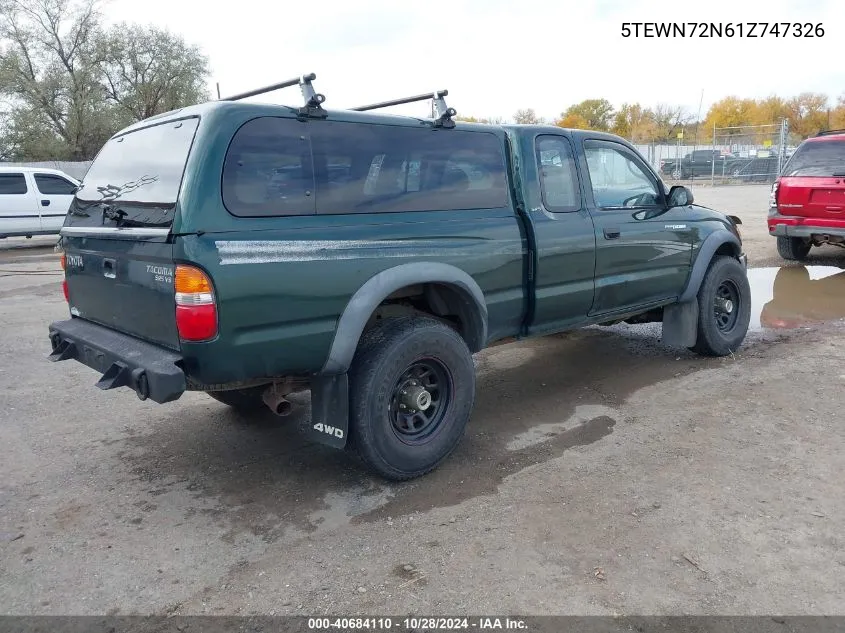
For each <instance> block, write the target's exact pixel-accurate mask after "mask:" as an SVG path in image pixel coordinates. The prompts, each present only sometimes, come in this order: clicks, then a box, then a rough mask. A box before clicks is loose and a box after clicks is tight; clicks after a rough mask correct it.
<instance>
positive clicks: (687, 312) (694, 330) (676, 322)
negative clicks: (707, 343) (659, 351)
mask: <svg viewBox="0 0 845 633" xmlns="http://www.w3.org/2000/svg"><path fill="white" fill-rule="evenodd" d="M697 338H698V301H696V300H693V301H686V302H684V303H673V304H671V305H668V306H666V307H665V308H663V333H662V335H661V340H662V341H663V343H664V344H665V345H670V346H672V347H692V346H693V345H695V341H696V339H697Z"/></svg>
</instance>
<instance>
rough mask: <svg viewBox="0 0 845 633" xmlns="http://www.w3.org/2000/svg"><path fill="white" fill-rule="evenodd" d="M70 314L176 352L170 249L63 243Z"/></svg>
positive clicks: (76, 240)
mask: <svg viewBox="0 0 845 633" xmlns="http://www.w3.org/2000/svg"><path fill="white" fill-rule="evenodd" d="M63 246H64V251H65V276H66V279H67V287H68V301H69V304H70V309H71V314H73V315H74V316H77V317H81V318H83V319H87V320H89V321H93V322H95V323H99V324H101V325H105V326H107V327H110V328H112V329H115V330H118V331H120V332H125V333H127V334H132V335H135V336H138V337H140V338H142V339H145V340H147V341H150V342H153V343H158V344H160V345H164V346H166V347H169V348H171V349H179V335H178V332H177V331H176V307H175V303H174V301H175V298H174V289H173V269H174V264H173V245H172V244H169V243H167V242H164V241H159V242H156V241H138V242H136V241H133V240H126V239H103V238H91V237H86V238H82V237H64V238H63Z"/></svg>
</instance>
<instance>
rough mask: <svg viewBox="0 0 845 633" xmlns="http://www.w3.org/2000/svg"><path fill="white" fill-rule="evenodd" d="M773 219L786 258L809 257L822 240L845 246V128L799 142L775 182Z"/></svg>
mask: <svg viewBox="0 0 845 633" xmlns="http://www.w3.org/2000/svg"><path fill="white" fill-rule="evenodd" d="M768 224H769V234H770V235H774V236H776V237H777V239H778V253H780V256H781V257H783V258H784V259H793V260H802V259H805V258H806V257H807V254H808V253H809V252H810V248H811V247H813V246H821V245H822V244H836V245H837V246H843V247H845V130H832V131H828V132H819V133H818V134H817V135H816V136H814V137H812V138H808V139H807V140H805V141H804V142H803V143H801V145H799V146H798V149H797V150H795V153H794V154H793V155H792V157H791V158H790V159H789V161H787V163H786V165H784V167H783V171H782V172H781V175H780V177H779V178H778V179H777V181H776V182H775V184H774V185H772V193H771V196H770V198H769V217H768Z"/></svg>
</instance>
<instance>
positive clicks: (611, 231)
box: [604, 227, 621, 240]
mask: <svg viewBox="0 0 845 633" xmlns="http://www.w3.org/2000/svg"><path fill="white" fill-rule="evenodd" d="M620 235H621V233H620V231H619V229H617V228H616V227H613V228H610V227H608V228H606V229H604V237H605V239H607V240H615V239H616V238H617V237H619V236H620Z"/></svg>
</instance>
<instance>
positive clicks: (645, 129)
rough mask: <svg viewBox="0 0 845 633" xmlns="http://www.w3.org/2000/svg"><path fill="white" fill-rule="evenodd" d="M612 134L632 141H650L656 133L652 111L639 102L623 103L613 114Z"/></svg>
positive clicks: (656, 128)
mask: <svg viewBox="0 0 845 633" xmlns="http://www.w3.org/2000/svg"><path fill="white" fill-rule="evenodd" d="M612 131H613V133H614V134H618V135H619V136H621V137H623V138H626V139H628V140H630V141H632V142H634V143H644V142H647V141H651V140H653V139H654V137H655V136H657V134H658V127H657V123H656V122H655V120H654V113H653V112H652V111H651V110H650V109H649V108H643V107H642V106H641V105H640V104H639V103H633V104H629V103H623V104H622V107H621V108H619V110H617V111H616V114H615V115H614V116H613V128H612Z"/></svg>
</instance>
